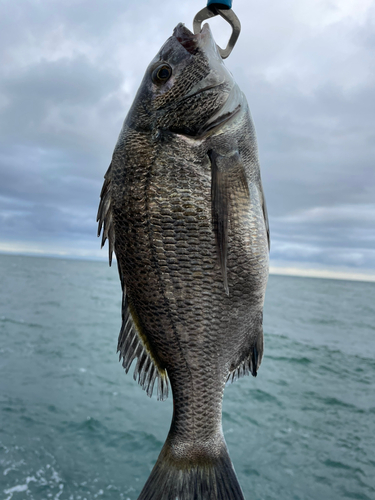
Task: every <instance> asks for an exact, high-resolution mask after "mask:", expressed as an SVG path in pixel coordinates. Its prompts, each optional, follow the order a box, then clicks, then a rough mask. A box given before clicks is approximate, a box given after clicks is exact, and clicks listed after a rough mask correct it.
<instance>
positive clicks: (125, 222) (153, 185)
mask: <svg viewBox="0 0 375 500" xmlns="http://www.w3.org/2000/svg"><path fill="white" fill-rule="evenodd" d="M160 68H163V72H162V73H161V74H162V75H165V74H166V75H167V78H166V80H165V81H164V80H158V78H159V76H158V75H159V73H158V72H159V69H160ZM98 219H99V230H100V229H101V228H102V226H103V225H104V228H105V234H104V236H103V241H105V238H106V237H109V239H110V253H111V249H112V248H114V251H115V253H116V257H117V263H118V267H119V273H120V278H121V284H122V288H123V296H124V299H123V310H122V315H123V326H122V328H121V332H120V335H119V342H118V350H119V352H120V358H122V359H123V365H124V367H125V369H126V371H128V370H129V368H130V365H131V363H132V362H133V361H134V359H136V358H137V361H136V368H135V372H134V377H135V378H136V379H137V380H138V381H139V383H140V384H141V385H142V387H143V388H144V389H145V390H146V391H147V393H148V394H149V395H151V394H152V390H153V387H154V383H155V380H156V378H157V379H158V383H157V387H158V390H157V393H158V397H159V399H164V398H165V397H166V396H167V392H168V385H169V384H170V385H171V388H172V394H173V403H174V410H173V419H172V424H171V428H170V432H169V435H168V437H167V440H166V442H165V444H164V447H163V449H162V451H161V453H160V456H159V458H158V460H157V462H156V464H155V467H154V469H153V471H152V473H151V475H150V477H149V479H148V481H147V483H146V485H145V487H144V489H143V490H142V493H141V495H140V497H139V499H141V500H146V499H150V500H151V499H153V500H156V499H159V500H176V498H177V499H179V500H187V499H192V498H200V499H202V500H208V499H216V498H222V499H227V500H231V499H237V500H239V499H242V498H243V496H242V493H241V489H240V486H239V484H238V481H237V479H236V476H235V472H234V469H233V466H232V463H231V461H230V458H229V455H228V451H227V448H226V444H225V441H224V437H223V433H222V428H221V413H222V398H223V392H224V387H225V384H226V382H227V380H228V379H230V380H234V379H235V378H237V377H239V376H243V375H245V374H248V373H252V374H253V375H256V373H257V370H258V368H259V365H260V362H261V359H262V354H263V331H262V318H263V313H262V310H263V301H264V293H265V287H266V283H267V277H268V241H269V234H268V220H267V212H266V206H265V200H264V195H263V190H262V185H261V180H260V171H259V163H258V157H257V145H256V138H255V132H254V127H253V125H252V121H251V117H250V114H249V110H248V106H247V103H246V99H245V97H244V96H243V94H242V93H241V91H240V90H239V89H238V87H237V85H236V84H235V82H234V80H233V78H232V76H231V75H230V73H229V72H228V71H227V70H226V69H225V66H224V65H223V63H222V60H221V57H220V55H219V53H218V52H217V48H216V45H215V43H214V41H213V38H212V35H211V33H210V30H209V28H208V26H207V25H206V26H205V27H204V28H203V30H202V32H201V33H200V34H198V35H193V34H192V33H190V32H189V31H188V30H187V29H186V28H185V27H184V26H183V25H179V26H177V28H176V30H175V32H174V35H173V36H172V37H171V38H170V39H169V40H168V41H167V42H166V44H165V45H164V46H163V47H162V49H161V51H160V52H159V54H158V55H157V56H156V57H155V59H154V60H153V61H152V62H151V64H150V66H149V68H148V70H147V71H146V74H145V77H144V80H143V82H142V84H141V87H140V89H139V91H138V94H137V96H136V99H135V101H134V103H133V106H132V108H131V110H130V111H129V114H128V116H127V118H126V120H125V123H124V126H123V129H122V131H121V134H120V137H119V140H118V143H117V145H116V148H115V151H114V154H113V158H112V162H111V166H110V168H109V170H108V172H107V174H106V176H105V182H104V186H103V189H102V194H101V203H100V207H99V212H98Z"/></svg>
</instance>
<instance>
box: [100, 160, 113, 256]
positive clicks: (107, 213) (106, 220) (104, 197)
mask: <svg viewBox="0 0 375 500" xmlns="http://www.w3.org/2000/svg"><path fill="white" fill-rule="evenodd" d="M111 167H112V163H111V165H110V166H109V168H108V170H107V172H106V174H105V176H104V183H103V187H102V190H101V193H100V203H99V208H98V215H97V217H96V221H97V222H98V236H100V233H101V232H102V230H103V235H102V243H101V246H102V248H103V246H104V243H105V242H106V240H107V239H108V257H109V265H111V264H112V254H113V249H114V245H115V231H114V226H113V217H112V206H111V205H112V200H111Z"/></svg>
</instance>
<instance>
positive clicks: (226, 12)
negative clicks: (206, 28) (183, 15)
mask: <svg viewBox="0 0 375 500" xmlns="http://www.w3.org/2000/svg"><path fill="white" fill-rule="evenodd" d="M217 15H219V16H221V17H222V18H223V19H225V20H226V21H227V22H228V23H229V24H230V25H231V26H232V34H231V37H230V39H229V42H228V45H227V46H226V48H225V49H222V48H221V47H219V46H217V48H218V49H219V52H220V55H221V57H222V58H223V59H226V58H227V57H228V56H229V54H230V53H231V52H232V50H233V47H234V46H235V44H236V42H237V40H238V37H239V36H240V32H241V23H240V20H239V19H238V17H237V16H236V14H235V13H234V12H233V10H232V9H218V8H216V7H214V6H210V7H205V8H204V9H202V10H201V11H199V12H198V14H197V15H196V16H195V18H194V21H193V30H194V35H197V34H198V33H200V32H201V30H202V23H203V21H206V20H207V19H210V18H211V17H215V16H217Z"/></svg>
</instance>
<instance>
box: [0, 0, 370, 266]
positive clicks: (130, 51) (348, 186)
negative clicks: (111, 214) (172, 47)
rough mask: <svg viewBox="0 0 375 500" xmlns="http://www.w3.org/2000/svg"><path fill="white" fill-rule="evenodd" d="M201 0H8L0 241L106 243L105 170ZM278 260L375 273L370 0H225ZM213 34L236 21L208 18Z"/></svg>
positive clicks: (2, 18) (14, 246) (1, 22)
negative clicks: (177, 30) (151, 73)
mask: <svg viewBox="0 0 375 500" xmlns="http://www.w3.org/2000/svg"><path fill="white" fill-rule="evenodd" d="M204 6H205V1H197V0H189V1H187V0H185V1H183V0H180V1H176V0H164V1H163V2H156V1H153V2H151V1H149V0H137V1H134V2H130V1H129V0H105V1H104V0H96V1H92V0H90V1H89V0H64V1H57V0H44V1H41V0H29V1H28V0H3V1H2V2H1V4H0V50H1V52H0V58H1V60H0V68H1V69H0V74H1V77H0V176H1V177H0V178H1V182H0V251H6V252H27V253H45V254H56V255H69V256H81V257H82V256H85V257H99V256H101V257H103V258H104V257H105V255H104V254H105V252H104V251H101V252H100V250H99V240H97V238H96V223H95V216H96V210H97V205H98V197H99V192H100V188H101V185H102V178H103V175H104V173H105V170H106V169H107V167H108V164H109V163H110V159H111V155H112V151H113V147H114V145H115V142H116V139H117V136H118V133H119V131H120V128H121V125H122V121H123V119H124V118H125V115H126V113H127V111H128V109H129V106H130V104H131V102H132V100H133V98H134V95H135V92H136V90H137V88H138V85H139V83H140V80H141V78H142V76H143V73H144V71H145V69H146V67H147V65H148V63H149V61H150V60H151V59H152V58H153V57H154V55H155V54H156V53H157V52H158V50H159V48H160V46H161V45H162V44H163V43H164V41H165V40H166V39H167V38H168V37H169V36H170V35H171V33H172V30H173V28H174V26H175V25H176V24H177V23H178V22H180V21H182V22H184V23H185V24H186V25H187V27H189V28H191V26H192V20H193V18H194V15H195V14H196V13H197V12H198V10H200V9H201V8H203V7H204ZM233 8H234V10H235V12H236V13H237V15H238V16H239V18H240V19H241V22H242V33H241V36H240V39H239V41H238V43H237V45H236V48H235V50H234V51H233V53H232V54H231V56H230V57H229V59H227V62H226V64H227V66H228V67H229V69H230V70H231V72H232V73H233V75H234V77H235V79H236V81H237V82H238V84H239V85H240V87H241V88H242V90H243V91H244V92H245V94H246V96H247V98H248V101H249V105H250V109H251V111H252V115H253V118H254V121H255V126H256V129H257V134H258V141H259V148H260V158H261V167H262V176H263V183H264V188H265V192H266V197H267V202H268V209H269V215H270V225H271V238H272V251H271V261H272V263H273V265H276V266H287V267H293V266H294V267H308V268H319V267H321V268H332V267H333V268H339V267H340V268H347V269H352V270H353V271H357V272H358V271H362V272H365V270H370V271H371V270H372V272H373V273H375V164H374V159H375V113H374V110H375V85H374V84H375V64H374V49H375V0H303V1H302V2H301V0H283V1H282V2H280V1H279V0H263V1H262V2H259V1H256V2H255V1H253V0H251V1H249V0H234V1H233ZM211 25H212V28H213V32H214V35H215V37H216V39H217V40H218V42H220V43H221V44H222V45H224V44H225V43H226V39H227V36H228V34H229V32H230V30H229V28H228V29H227V27H226V25H225V23H224V21H222V20H219V19H215V20H214V22H213V23H211Z"/></svg>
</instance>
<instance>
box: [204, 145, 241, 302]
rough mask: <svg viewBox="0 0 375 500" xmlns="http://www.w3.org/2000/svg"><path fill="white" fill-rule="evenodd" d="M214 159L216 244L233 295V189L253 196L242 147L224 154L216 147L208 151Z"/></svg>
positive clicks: (227, 290) (227, 292) (212, 194)
mask: <svg viewBox="0 0 375 500" xmlns="http://www.w3.org/2000/svg"><path fill="white" fill-rule="evenodd" d="M208 155H209V158H210V160H211V210H212V223H213V226H214V231H215V236H216V245H217V250H218V256H219V262H220V267H221V272H222V275H223V281H224V289H225V292H226V294H227V295H229V288H228V277H227V257H228V222H229V204H230V195H231V193H234V194H236V192H238V190H241V191H242V192H245V193H246V195H247V196H248V197H249V188H248V184H247V179H246V173H245V169H244V166H243V164H242V162H241V160H240V156H239V153H238V151H234V152H233V153H232V154H230V155H226V156H222V155H220V154H218V153H216V152H215V151H213V150H211V151H209V152H208Z"/></svg>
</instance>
